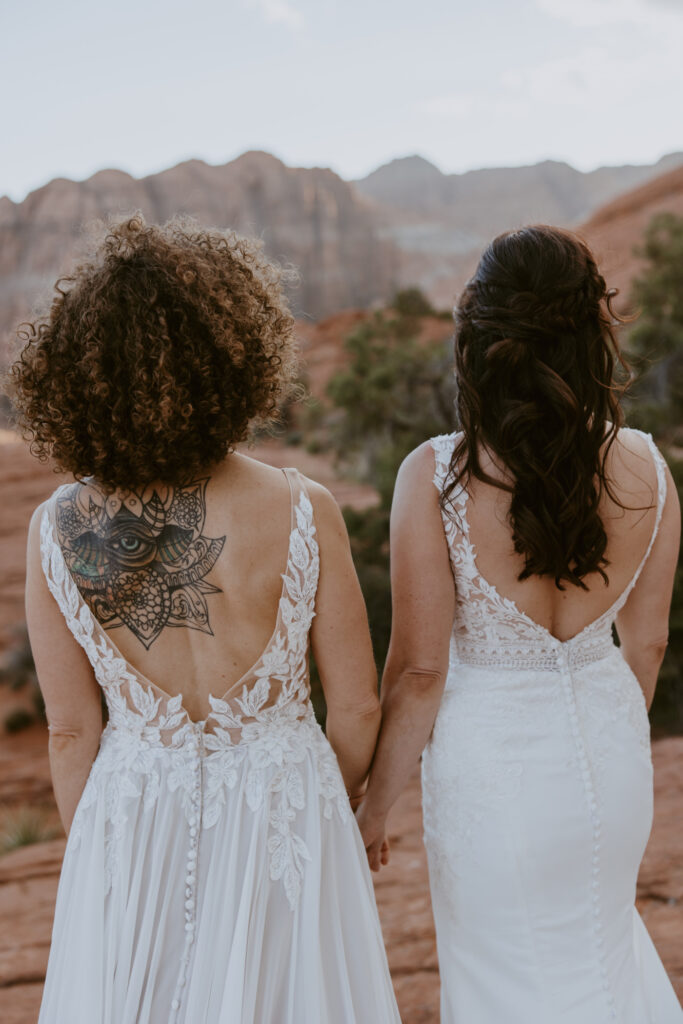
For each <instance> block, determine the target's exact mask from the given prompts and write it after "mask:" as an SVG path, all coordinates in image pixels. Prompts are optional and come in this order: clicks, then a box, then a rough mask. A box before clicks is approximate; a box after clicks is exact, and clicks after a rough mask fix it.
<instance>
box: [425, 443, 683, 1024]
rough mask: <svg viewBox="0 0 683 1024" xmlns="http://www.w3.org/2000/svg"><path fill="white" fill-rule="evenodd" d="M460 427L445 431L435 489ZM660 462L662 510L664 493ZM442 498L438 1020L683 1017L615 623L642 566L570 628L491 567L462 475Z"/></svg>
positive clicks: (429, 828)
mask: <svg viewBox="0 0 683 1024" xmlns="http://www.w3.org/2000/svg"><path fill="white" fill-rule="evenodd" d="M456 437H457V435H455V434H453V435H447V436H441V437H437V438H434V439H433V440H432V446H433V449H434V454H435V465H436V470H435V475H434V484H435V485H436V487H437V489H438V490H439V491H441V490H442V489H443V486H444V481H445V478H446V473H447V469H448V464H449V461H450V457H451V454H452V451H453V447H454V444H455V441H456ZM648 443H649V447H650V450H651V452H652V457H653V458H654V460H655V463H656V467H657V478H658V497H657V514H656V524H655V527H654V531H653V535H652V541H651V542H650V548H651V546H652V542H653V541H654V536H655V534H656V532H657V529H658V527H659V522H660V519H661V513H662V507H663V504H664V498H665V487H666V480H665V476H664V464H663V461H662V458H661V455H659V453H658V452H657V450H656V448H655V446H654V444H653V442H652V439H651V438H649V437H648ZM453 502H454V505H455V508H456V509H457V512H458V513H459V526H458V525H457V524H456V523H454V522H453V521H452V519H451V518H450V517H449V516H448V515H444V517H443V521H444V529H445V532H446V537H447V541H448V546H449V550H450V559H451V565H452V569H453V574H454V578H455V583H456V590H457V605H456V615H455V622H454V626H453V634H452V637H451V650H450V665H449V670H448V678H447V682H446V687H445V692H444V695H443V700H442V703H441V706H440V709H439V713H438V716H437V719H436V724H435V728H434V732H433V735H432V738H431V740H430V742H429V744H428V746H427V748H426V750H425V753H424V757H423V801H424V823H425V842H426V846H427V852H428V858H429V873H430V885H431V891H432V901H433V907H434V917H435V921H436V929H437V940H438V953H439V965H440V972H441V1024H607V1022H611V1021H618V1022H619V1024H682V1022H683V1011H682V1010H681V1008H680V1006H679V1003H678V1000H677V999H676V996H675V993H674V991H673V988H672V986H671V984H670V982H669V980H668V978H667V976H666V973H665V971H664V968H663V966H662V964H661V962H660V960H659V957H658V955H657V953H656V951H655V948H654V946H653V944H652V942H651V940H650V937H649V935H648V933H647V931H646V929H645V927H644V925H643V923H642V921H641V919H640V917H639V915H638V913H637V911H636V909H635V906H634V899H635V890H636V876H637V873H638V867H639V864H640V861H641V858H642V855H643V851H644V850H645V845H646V843H647V839H648V836H649V833H650V828H651V823H652V762H651V757H650V739H649V727H648V719H647V713H646V708H645V701H644V698H643V694H642V691H641V689H640V687H639V685H638V682H637V680H636V678H635V676H634V675H633V673H632V671H631V670H630V668H629V667H628V665H627V664H626V662H625V661H624V659H623V657H622V655H621V653H620V651H619V649H618V648H617V647H616V646H615V645H614V642H613V638H612V624H613V622H614V619H615V616H616V614H617V612H618V611H619V609H620V608H621V607H622V606H623V604H624V603H625V601H626V598H627V597H628V595H629V593H630V592H631V589H632V587H633V586H634V584H635V582H636V579H637V578H638V575H639V574H640V571H641V569H642V564H644V562H645V559H646V558H647V555H648V554H649V551H650V548H648V552H647V554H646V555H645V558H644V559H643V563H642V564H641V566H640V568H639V569H638V571H637V572H636V574H635V576H634V578H633V580H632V581H631V583H630V584H629V586H628V587H627V588H626V590H625V591H624V592H623V593H622V594H621V596H620V597H619V599H618V600H617V601H616V602H615V603H614V605H613V606H612V607H611V608H610V609H609V610H608V611H607V612H606V613H605V614H604V615H602V616H600V618H599V619H597V620H596V621H595V622H592V623H591V624H590V625H589V626H587V627H586V628H585V629H584V630H582V631H581V633H579V634H578V635H577V636H575V637H573V638H572V639H571V640H568V641H567V642H565V643H561V642H560V641H558V640H556V639H555V638H554V637H553V636H552V635H551V634H550V633H549V632H548V631H547V630H546V629H544V628H543V627H541V626H539V625H538V624H536V623H535V622H533V620H532V619H530V618H529V617H528V616H527V615H525V614H524V613H523V612H521V611H520V610H519V609H518V608H517V606H516V605H515V603H514V602H513V601H511V600H508V599H506V598H503V597H502V596H501V595H500V594H499V593H498V592H497V591H496V589H495V587H493V586H492V585H491V584H490V583H488V582H487V581H486V580H485V579H483V578H482V576H481V575H480V573H479V571H478V569H477V564H476V552H475V550H474V548H473V546H472V543H471V541H470V538H469V524H468V521H467V503H468V499H467V492H466V491H465V489H464V488H460V489H458V490H457V491H456V492H454V494H453Z"/></svg>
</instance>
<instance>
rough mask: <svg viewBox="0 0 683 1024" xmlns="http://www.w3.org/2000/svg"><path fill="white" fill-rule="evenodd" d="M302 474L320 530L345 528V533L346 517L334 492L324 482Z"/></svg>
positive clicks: (337, 530)
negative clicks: (321, 482)
mask: <svg viewBox="0 0 683 1024" xmlns="http://www.w3.org/2000/svg"><path fill="white" fill-rule="evenodd" d="M300 475H301V479H302V480H303V482H304V485H305V487H306V491H307V492H308V496H309V498H310V499H311V505H312V506H313V518H314V520H315V523H316V527H317V528H318V530H319V531H322V532H323V533H326V532H329V531H335V532H339V531H340V530H343V531H344V533H345V532H346V526H345V525H344V517H343V515H342V511H341V509H340V507H339V504H338V502H337V500H336V498H335V497H334V495H333V494H332V492H331V491H330V490H329V489H328V488H327V487H325V486H324V485H323V484H320V483H318V481H317V480H311V478H310V477H308V476H304V474H303V473H301V474H300Z"/></svg>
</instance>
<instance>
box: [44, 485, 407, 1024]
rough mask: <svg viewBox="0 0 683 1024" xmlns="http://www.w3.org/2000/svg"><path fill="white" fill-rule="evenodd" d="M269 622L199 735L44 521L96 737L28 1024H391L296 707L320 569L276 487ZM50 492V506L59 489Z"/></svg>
mask: <svg viewBox="0 0 683 1024" xmlns="http://www.w3.org/2000/svg"><path fill="white" fill-rule="evenodd" d="M286 472H287V476H288V480H289V484H290V488H291V492H292V511H291V517H292V522H291V533H290V538H289V554H288V562H287V569H286V572H285V573H284V575H283V586H282V595H281V598H280V604H279V611H278V615H277V622H276V625H275V629H274V632H273V634H272V637H271V639H270V641H269V643H268V645H267V646H266V649H265V650H264V652H263V654H262V655H261V657H260V658H259V659H258V661H257V662H256V663H255V664H254V666H253V667H252V668H251V669H250V670H249V671H248V672H247V673H245V675H244V676H243V677H242V678H241V679H240V680H239V681H238V682H237V683H236V684H235V685H234V686H233V687H232V688H231V689H230V690H229V691H228V693H226V694H224V695H223V696H222V697H219V698H218V697H211V698H210V706H211V713H210V714H209V716H208V717H207V718H206V720H205V721H201V722H193V721H191V720H190V718H189V716H188V713H187V711H186V710H185V709H184V707H183V699H182V696H181V695H178V696H175V697H171V696H169V695H168V694H167V693H165V692H164V691H163V689H161V688H160V687H159V686H157V685H155V684H154V683H152V682H151V681H150V680H149V679H147V678H145V677H144V676H142V675H141V674H140V672H138V671H137V670H136V669H135V668H134V667H133V666H132V665H131V664H129V663H128V662H127V661H126V660H125V658H123V657H122V655H121V654H120V652H119V651H118V649H117V648H116V647H115V645H114V644H113V643H112V641H111V638H110V636H109V635H108V634H107V633H106V632H105V631H104V630H103V628H102V627H101V625H100V624H99V622H98V621H97V619H96V618H95V617H94V616H93V615H92V614H91V612H90V609H89V608H88V606H87V605H86V603H85V602H84V601H83V599H82V597H81V595H80V593H79V591H78V589H77V588H76V585H75V583H74V581H73V578H72V577H71V576H70V573H69V571H68V569H67V566H66V563H65V561H64V558H63V555H62V551H61V549H60V546H59V544H58V543H57V541H56V539H55V532H56V531H55V518H54V517H55V505H56V498H57V496H58V495H59V490H58V491H57V492H56V493H55V495H54V496H53V498H52V499H51V501H50V503H49V504H48V506H47V508H46V510H45V513H44V516H43V521H42V529H41V553H42V562H43V568H44V572H45V575H46V577H47V581H48V585H49V587H50V590H51V592H52V594H53V595H54V597H55V600H56V601H57V603H58V605H59V607H60V609H61V611H62V612H63V614H64V617H65V619H66V621H67V624H68V626H69V629H70V630H71V632H72V633H73V635H74V637H75V638H76V640H77V641H78V643H79V644H80V645H81V646H82V647H83V649H84V650H85V653H86V654H87V656H88V658H89V660H90V663H91V664H92V667H93V670H94V672H95V676H96V678H97V680H98V682H99V684H100V686H101V687H102V690H103V693H104V697H105V699H106V702H107V707H108V709H109V721H108V724H107V726H106V728H105V729H104V732H103V734H102V739H101V743H100V749H99V753H98V755H97V758H96V760H95V763H94V764H93V767H92V770H91V772H90V776H89V778H88V781H87V784H86V786H85V790H84V792H83V795H82V797H81V800H80V803H79V805H78V808H77V810H76V814H75V817H74V821H73V826H72V828H71V832H70V834H69V839H68V842H67V847H66V854H65V857H64V865H63V868H62V875H61V879H60V883H59V891H58V896H57V907H56V912H55V919H54V928H53V934H52V947H51V952H50V960H49V965H48V971H47V979H46V983H45V991H44V996H43V1002H42V1008H41V1012H40V1024H183V1022H184V1024H354V1022H367V1024H377V1022H380V1024H384V1022H387V1024H396V1022H399V1016H398V1011H397V1008H396V1003H395V1000H394V995H393V991H392V986H391V980H390V977H389V972H388V968H387V962H386V957H385V953H384V947H383V943H382V935H381V931H380V925H379V920H378V917H377V911H376V907H375V902H374V895H373V889H372V884H371V881H370V874H369V870H368V867H367V860H366V856H365V850H364V848H363V843H362V840H361V838H360V833H359V831H358V828H357V826H356V824H355V819H354V818H353V815H352V813H351V809H350V806H349V801H348V798H347V796H346V792H345V789H344V784H343V781H342V777H341V774H340V771H339V767H338V765H337V761H336V759H335V756H334V754H333V752H332V749H331V747H330V746H329V744H328V742H327V740H326V739H325V737H324V735H323V733H322V732H321V730H320V728H319V726H318V725H317V723H316V721H315V718H314V716H313V710H312V707H311V703H310V700H309V677H308V631H309V627H310V624H311V620H312V618H313V615H314V602H315V595H316V587H317V581H318V569H319V556H318V544H317V540H316V531H315V525H314V521H313V509H312V506H311V503H310V501H309V498H308V496H307V493H306V490H305V486H304V484H303V481H302V479H301V478H300V477H299V475H298V474H297V473H296V471H293V470H288V471H286ZM60 490H61V489H60Z"/></svg>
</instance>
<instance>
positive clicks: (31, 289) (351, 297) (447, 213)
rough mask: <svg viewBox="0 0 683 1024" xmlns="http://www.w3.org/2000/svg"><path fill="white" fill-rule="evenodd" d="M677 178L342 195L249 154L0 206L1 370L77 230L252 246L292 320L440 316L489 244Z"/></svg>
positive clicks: (417, 174)
mask: <svg viewBox="0 0 683 1024" xmlns="http://www.w3.org/2000/svg"><path fill="white" fill-rule="evenodd" d="M681 165H683V154H680V153H679V154H672V155H670V156H668V157H664V158H663V159H662V160H660V161H659V163H658V164H655V165H653V166H639V167H632V166H630V167H610V168H607V167H603V168H600V169H598V170H596V171H593V172H591V173H590V174H582V173H581V172H579V171H576V170H575V169H574V168H572V167H569V166H568V165H567V164H561V163H555V162H552V161H546V162H545V163H541V164H537V165H535V166H533V167H519V168H498V169H489V170H480V171H470V172H468V173H467V174H462V175H445V174H442V173H441V172H440V171H439V170H438V169H437V168H436V167H434V165H433V164H430V163H429V162H428V161H426V160H423V159H422V158H420V157H408V158H406V159H403V160H395V161H393V162H392V163H390V164H387V165H386V166H385V167H381V168H379V169H378V170H377V171H375V172H373V174H371V175H369V176H368V177H367V178H365V179H363V180H362V181H358V182H355V183H349V182H345V181H343V180H342V179H341V178H340V177H339V176H338V175H336V174H334V173H333V172H332V171H330V170H325V169H321V168H311V169H305V168H291V167H287V166H285V165H284V164H283V163H282V162H281V161H280V160H278V159H276V158H275V157H273V156H271V155H269V154H268V153H262V152H250V153H245V154H244V155H243V156H241V157H239V158H238V159H236V160H233V161H231V162H230V163H227V164H225V165H223V166H220V167H213V166H209V165H208V164H205V163H203V162H202V161H200V160H190V161H188V162H186V163H182V164H179V165H178V166H177V167H172V168H170V169H168V170H165V171H162V172H160V173H159V174H153V175H150V176H148V177H146V178H142V179H136V178H133V177H131V176H130V175H129V174H126V173H124V172H122V171H117V170H106V171H100V172H99V173H97V174H95V175H93V176H92V177H91V178H89V179H88V180H87V181H82V182H75V181H69V180H66V179H56V180H54V181H51V182H50V183H49V184H47V185H45V186H44V187H43V188H40V189H38V190H36V191H35V192H32V193H31V194H30V195H29V196H27V198H26V199H25V200H24V201H23V202H22V203H13V202H11V200H9V199H8V198H6V197H4V198H1V199H0V339H2V343H1V347H0V363H1V362H4V361H6V359H7V356H8V354H9V353H10V352H12V351H13V350H14V348H15V345H14V341H13V328H14V326H15V325H16V324H17V322H18V321H19V320H21V319H23V318H25V317H26V316H27V315H28V314H29V313H30V311H31V308H32V307H33V305H34V304H35V302H36V300H37V299H39V298H40V297H41V296H44V295H45V294H46V293H48V290H49V288H50V286H51V285H52V283H53V281H54V279H55V277H56V276H57V274H59V273H62V272H63V271H64V270H65V269H66V268H67V267H68V265H69V262H70V260H71V258H72V256H73V255H74V253H75V252H76V251H77V249H78V246H79V236H80V234H81V231H82V228H83V226H84V225H85V224H87V223H88V222H89V221H92V220H94V219H97V218H102V217H106V216H107V215H109V214H116V213H123V212H129V211H131V210H134V209H141V210H142V212H143V213H144V214H145V216H147V217H148V218H150V219H153V220H158V221H163V220H165V219H167V218H168V217H170V216H171V215H172V214H173V213H176V212H180V213H189V214H192V215H195V216H197V217H198V218H199V219H200V220H201V221H203V222H206V223H209V224H213V225H216V226H219V227H233V228H235V229H236V230H238V231H241V232H245V233H250V234H254V235H257V236H259V237H261V238H262V239H263V240H264V243H265V246H266V250H267V252H268V253H269V254H270V255H271V256H272V257H274V258H276V259H279V260H284V261H290V262H292V263H293V264H295V266H297V267H298V269H299V271H300V276H301V283H300V285H299V286H298V288H296V289H295V291H294V292H293V293H292V301H293V304H294V307H295V309H296V311H297V312H298V314H299V315H300V316H302V317H307V318H313V319H318V318H320V317H326V316H328V315H330V314H333V313H336V312H338V311H340V310H346V309H353V308H367V307H368V306H372V305H373V304H375V303H378V302H385V301H386V300H387V299H389V298H390V297H391V295H392V293H393V291H395V289H396V288H398V287H404V286H407V285H412V284H417V285H419V286H420V287H421V288H422V289H423V290H424V291H425V292H427V293H428V294H429V295H430V297H431V298H432V300H433V301H434V302H435V304H436V305H438V306H442V307H448V306H449V305H450V304H451V302H452V300H453V298H454V296H455V295H456V294H457V292H458V290H459V289H460V287H461V286H462V284H463V283H464V281H465V279H466V277H467V276H468V274H469V273H470V272H471V270H472V267H473V266H474V264H475V262H476V259H477V256H478V254H479V252H480V251H481V248H482V246H483V245H484V244H485V242H486V241H487V240H488V239H489V238H490V237H491V236H492V235H493V234H494V233H495V232H497V231H500V230H503V229H504V228H507V227H512V226H514V225H516V224H519V223H523V222H529V221H533V220H545V221H554V222H556V223H561V224H575V223H578V222H579V221H580V220H581V218H582V217H584V216H586V215H587V214H588V213H590V212H592V211H593V210H594V209H595V208H596V207H597V206H599V205H600V203H602V202H603V201H606V200H612V199H614V197H616V196H618V195H619V194H620V193H621V192H623V191H624V190H625V189H627V188H632V187H633V186H634V185H639V184H641V183H642V182H644V181H648V179H651V178H653V177H656V176H657V175H658V174H660V175H661V172H662V170H664V169H668V168H671V167H677V166H678V167H679V169H680V166H681ZM670 173H672V174H674V175H675V174H676V173H677V172H676V171H671V172H670ZM666 177H668V175H667V176H666ZM657 180H660V179H659V178H657ZM661 180H662V181H664V180H665V179H664V178H661ZM651 184H652V187H653V188H656V187H657V186H656V182H652V183H651ZM643 187H644V188H645V189H647V188H649V187H650V185H644V186H643ZM637 194H638V193H636V195H637ZM621 201H622V200H618V201H617V208H619V203H620V202H621ZM638 201H640V200H638ZM644 201H645V200H644ZM647 202H649V200H648V201H647ZM653 202H654V200H653ZM662 202H664V203H666V202H667V200H666V199H662ZM655 205H656V202H655ZM634 223H635V222H634ZM591 230H592V228H591ZM601 230H602V229H601ZM609 230H611V229H609V228H608V227H605V229H604V231H603V232H602V234H601V235H600V238H601V239H602V237H603V235H604V237H605V238H606V237H607V234H608V233H609ZM605 232H607V234H605ZM627 235H628V231H626V235H625V236H624V237H626V236H627ZM629 237H630V236H629ZM633 241H637V239H636V238H634V239H633V240H632V241H628V245H629V246H630V245H631V244H632V242H633ZM624 244H626V243H624ZM619 245H621V240H620V241H619ZM623 251H624V253H625V252H626V250H625V249H624V250H623ZM629 251H630V249H629ZM625 258H626V257H625ZM628 259H630V256H629V257H628Z"/></svg>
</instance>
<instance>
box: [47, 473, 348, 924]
mask: <svg viewBox="0 0 683 1024" xmlns="http://www.w3.org/2000/svg"><path fill="white" fill-rule="evenodd" d="M41 557H42V564H43V570H44V573H45V576H46V579H47V582H48V586H49V588H50V591H51V593H52V595H53V596H54V598H55V600H56V601H57V604H58V605H59V607H60V609H61V611H62V613H63V615H64V617H65V619H66V622H67V624H68V626H69V629H70V630H71V632H72V634H73V635H74V637H75V639H76V640H77V641H78V643H79V644H80V645H81V646H82V647H83V649H84V651H85V653H86V654H87V656H88V659H89V661H90V663H91V665H92V666H93V670H94V672H95V677H96V679H97V681H98V683H99V684H100V686H101V687H102V689H103V692H104V695H105V699H106V701H107V706H108V710H109V723H108V725H107V727H106V729H105V730H104V732H103V734H102V738H101V741H100V750H99V753H98V756H97V758H96V760H95V763H94V765H93V768H92V770H91V773H90V776H89V778H88V781H87V783H86V786H85V788H84V791H83V794H82V796H81V800H80V802H79V805H78V808H77V811H76V814H75V816H74V821H73V824H72V828H71V831H70V835H69V843H70V845H72V846H74V847H76V846H77V845H78V843H79V841H80V835H81V821H82V819H83V816H84V813H85V811H86V810H87V808H89V807H91V806H92V804H93V803H95V802H96V801H101V802H102V804H103V806H104V809H105V811H104V816H105V821H106V823H107V834H106V837H105V876H106V888H107V891H108V890H109V888H110V887H111V885H112V881H113V879H114V878H115V877H116V871H117V859H118V856H119V849H120V847H121V843H122V841H123V840H124V838H125V835H126V829H125V825H126V821H127V808H128V807H129V806H130V801H136V802H138V803H139V802H140V801H142V805H143V807H144V809H145V810H146V811H151V810H152V809H153V807H154V806H155V804H156V802H157V800H158V798H159V795H160V792H161V786H162V778H165V779H166V785H167V787H168V790H169V791H170V792H176V791H179V792H180V794H181V799H182V807H183V810H184V813H185V816H186V819H187V821H188V823H189V822H190V821H191V820H193V815H194V814H195V797H194V794H195V790H196V785H197V773H198V771H200V772H201V776H202V787H203V799H202V820H201V825H202V828H204V829H208V828H211V827H213V826H214V825H215V824H216V822H217V821H218V819H219V817H220V814H221V812H222V809H223V807H224V805H225V802H226V792H227V790H231V789H234V787H235V786H236V784H237V782H238V779H239V778H240V775H244V774H245V775H246V778H245V785H244V791H245V798H246V802H247V804H248V806H249V807H250V809H251V810H252V811H254V812H257V811H259V810H261V809H262V808H264V805H265V804H266V802H267V803H268V808H269V811H268V815H269V826H270V834H269V837H268V853H269V857H270V876H271V879H273V880H274V881H277V880H282V883H283V885H284V888H285V892H286V895H287V899H288V901H289V904H290V906H291V907H292V909H293V908H294V907H295V906H296V904H297V900H298V897H299V893H300V889H301V880H302V877H303V870H304V864H305V862H306V861H308V860H310V856H311V855H310V852H309V851H308V849H307V847H306V844H305V842H304V840H303V839H302V838H301V837H300V836H298V835H297V834H296V831H295V827H294V826H295V822H296V817H297V812H298V811H301V810H303V809H304V806H305V787H304V782H303V777H302V775H301V771H300V767H299V766H300V765H301V764H302V763H303V761H304V760H305V759H306V758H307V757H311V756H312V757H313V760H314V763H315V768H316V779H317V787H318V796H319V798H320V799H321V800H322V803H323V814H324V815H325V817H327V818H329V817H330V816H331V815H332V813H333V810H334V809H336V811H337V813H338V814H339V816H340V818H341V819H342V821H345V822H348V821H350V820H351V817H352V815H351V809H350V805H349V801H348V797H347V794H346V791H345V788H344V784H343V780H342V777H341V773H340V771H339V766H338V764H337V761H336V758H335V756H334V753H333V752H332V749H331V747H330V746H329V743H328V742H327V740H326V739H325V737H324V736H323V734H322V732H321V730H320V727H319V726H318V724H317V722H316V721H315V717H314V715H313V709H312V707H311V704H310V700H309V677H308V633H309V629H310V626H311V622H312V619H313V616H314V614H315V612H314V604H315V595H316V591H317V583H318V574H319V566H320V560H319V551H318V543H317V538H316V529H315V525H314V521H313V508H312V505H311V502H310V500H309V498H308V495H307V494H306V492H305V490H304V489H303V487H302V488H301V489H300V493H299V499H298V501H297V502H296V504H295V505H294V522H293V529H292V531H291V533H290V538H289V555H288V562H287V567H286V571H285V573H284V574H283V588H282V596H281V598H280V604H279V611H278V627H277V628H276V631H275V634H274V636H273V638H272V639H271V641H270V643H269V645H268V647H267V648H266V650H265V651H264V653H263V654H262V656H261V657H260V659H259V661H258V662H257V663H256V665H255V666H254V669H253V679H252V680H250V682H249V684H247V683H245V685H244V686H243V687H242V690H241V692H240V694H239V696H234V697H230V698H228V699H225V698H217V697H213V696H212V697H209V703H210V706H211V712H210V714H209V716H208V717H207V719H206V721H205V722H201V723H193V722H192V721H191V720H190V719H189V716H188V714H187V712H186V711H185V709H184V708H183V703H182V695H176V696H174V697H170V696H169V695H168V694H165V693H164V692H163V691H160V690H158V689H157V688H156V687H154V686H153V684H151V683H149V681H148V680H144V677H142V680H141V678H140V677H139V676H138V674H137V673H136V672H135V671H132V670H131V667H130V665H129V664H128V662H127V661H126V660H125V659H124V658H123V657H122V656H120V654H119V653H118V652H117V650H116V648H115V647H114V645H113V644H112V643H111V641H110V640H109V639H108V637H107V636H106V634H105V633H104V631H103V629H102V627H101V625H100V624H99V623H98V621H97V620H96V619H95V617H94V616H93V614H92V612H91V611H90V608H89V607H88V606H87V605H86V604H85V602H84V601H83V600H82V598H81V596H80V594H79V592H78V589H77V587H76V584H75V582H74V580H73V579H72V577H71V575H70V573H69V571H68V568H67V566H66V563H65V561H64V558H63V556H62V553H61V549H60V547H59V545H58V543H57V542H56V540H55V537H54V531H53V526H52V523H51V520H50V509H47V510H46V513H45V514H44V516H43V520H42V523H41ZM145 683H147V684H148V685H145ZM198 734H199V735H200V736H201V740H202V743H201V745H202V749H203V753H204V756H203V757H201V758H199V759H198V757H197V749H198V745H197V735H198ZM168 758H171V765H170V766H169V765H168V764H165V765H164V766H163V767H164V768H165V770H164V771H162V770H161V768H162V766H161V765H160V763H159V762H160V761H161V760H162V759H163V760H164V761H167V759H168ZM198 766H199V767H198Z"/></svg>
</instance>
